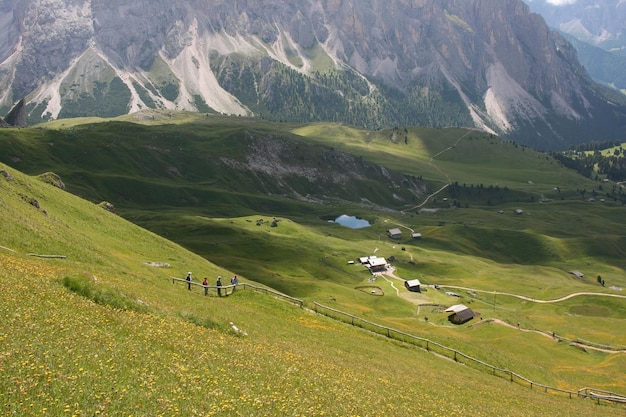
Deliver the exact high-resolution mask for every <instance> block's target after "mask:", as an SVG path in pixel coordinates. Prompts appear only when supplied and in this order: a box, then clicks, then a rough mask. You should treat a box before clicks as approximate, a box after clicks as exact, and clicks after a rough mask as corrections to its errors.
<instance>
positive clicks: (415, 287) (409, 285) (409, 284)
mask: <svg viewBox="0 0 626 417" xmlns="http://www.w3.org/2000/svg"><path fill="white" fill-rule="evenodd" d="M420 285H421V283H420V280H419V279H411V280H408V281H404V286H405V287H406V289H407V290H409V291H411V292H422V290H421V289H420Z"/></svg>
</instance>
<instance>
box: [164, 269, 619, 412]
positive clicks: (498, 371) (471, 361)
mask: <svg viewBox="0 0 626 417" xmlns="http://www.w3.org/2000/svg"><path fill="white" fill-rule="evenodd" d="M176 282H182V283H184V284H189V282H188V281H187V280H185V279H181V278H174V277H172V283H176ZM191 285H192V288H193V286H199V287H201V288H202V289H204V288H205V286H204V285H202V284H201V283H197V282H193V281H192V282H191ZM206 287H207V288H209V289H210V290H211V293H213V291H212V290H215V294H216V295H217V289H218V288H221V289H222V291H228V292H224V293H223V294H222V295H230V294H232V292H233V291H235V286H234V285H224V286H222V287H218V286H216V285H208V286H206ZM236 288H238V289H239V288H241V289H244V290H245V289H246V288H250V289H253V290H254V291H258V292H262V293H264V294H268V295H271V296H273V297H276V298H279V299H281V300H284V301H287V302H290V303H292V304H295V305H297V306H299V307H300V308H303V307H304V301H303V300H300V299H299V298H294V297H290V296H288V295H285V294H283V293H281V292H278V291H276V290H273V289H271V288H267V287H261V286H258V285H253V284H249V283H244V282H241V283H239V284H237V286H236ZM313 311H314V312H315V313H317V314H322V315H324V316H326V317H329V318H331V319H333V320H337V321H341V322H343V323H348V324H351V325H352V326H355V327H359V328H362V329H364V330H367V331H371V332H373V333H377V334H380V335H383V336H386V337H388V338H390V339H395V340H399V341H402V342H404V343H409V344H411V345H414V346H417V347H420V348H422V349H425V350H426V351H428V352H433V353H437V354H439V355H441V356H445V357H448V358H450V359H453V360H454V361H455V362H458V363H462V364H464V365H466V366H470V367H472V368H474V369H477V370H479V371H482V372H488V373H491V374H493V375H495V376H497V377H500V378H505V379H508V380H509V381H511V382H515V383H518V384H521V385H524V386H528V387H530V389H538V390H542V391H544V392H546V393H556V394H561V395H567V396H569V398H590V399H594V400H596V401H597V402H598V404H599V403H600V402H601V401H606V402H611V403H622V404H626V396H624V395H621V394H616V393H614V392H609V391H604V390H600V389H594V388H582V389H579V390H578V391H570V390H566V389H561V388H556V387H552V386H549V385H544V384H539V383H537V382H534V381H531V380H530V379H528V378H525V377H523V376H522V375H519V374H517V373H515V372H513V371H511V370H509V369H503V368H499V367H497V366H494V365H491V364H488V363H486V362H483V361H481V360H479V359H476V358H473V357H471V356H469V355H466V354H465V353H463V352H460V351H458V350H456V349H452V348H449V347H447V346H444V345H442V344H440V343H437V342H434V341H432V340H430V339H426V338H423V337H419V336H415V335H412V334H409V333H405V332H402V331H400V330H396V329H393V328H391V327H387V326H383V325H380V324H377V323H373V322H371V321H368V320H365V319H362V318H360V317H357V316H354V315H352V314H349V313H346V312H343V311H341V310H337V309H334V308H331V307H327V306H325V305H323V304H320V303H317V302H313Z"/></svg>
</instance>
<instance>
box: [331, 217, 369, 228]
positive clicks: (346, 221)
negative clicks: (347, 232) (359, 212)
mask: <svg viewBox="0 0 626 417" xmlns="http://www.w3.org/2000/svg"><path fill="white" fill-rule="evenodd" d="M335 223H339V224H340V225H342V226H345V227H349V228H350V229H362V228H364V227H369V226H371V224H370V222H368V221H367V220H364V219H359V218H358V217H354V216H348V215H347V214H342V215H341V216H339V217H337V218H336V219H335Z"/></svg>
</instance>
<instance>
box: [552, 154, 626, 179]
mask: <svg viewBox="0 0 626 417" xmlns="http://www.w3.org/2000/svg"><path fill="white" fill-rule="evenodd" d="M552 157H553V158H554V159H556V160H557V161H559V162H560V163H561V164H562V165H563V166H564V167H566V168H569V169H573V170H574V171H576V172H578V173H579V174H580V175H583V176H585V177H587V178H594V174H595V179H596V180H597V179H598V176H599V175H602V176H606V178H608V179H610V180H613V181H624V180H626V157H624V151H623V150H621V148H618V149H616V150H615V151H614V152H613V155H609V156H605V155H602V154H601V153H600V151H599V150H596V151H595V152H594V153H593V154H586V153H581V152H576V153H573V154H572V153H568V154H565V153H552Z"/></svg>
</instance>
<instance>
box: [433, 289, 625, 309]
mask: <svg viewBox="0 0 626 417" xmlns="http://www.w3.org/2000/svg"><path fill="white" fill-rule="evenodd" d="M444 287H445V288H455V289H458V290H466V291H472V292H481V293H484V294H494V295H508V296H509V297H516V298H519V299H522V300H526V301H532V302H533V303H539V304H548V303H558V302H561V301H565V300H569V299H570V298H574V297H580V296H585V295H593V296H598V297H615V298H623V299H626V295H621V294H611V293H604V292H575V293H573V294H568V295H565V296H563V297H561V298H554V299H552V300H538V299H536V298H532V297H527V296H525V295H519V294H511V293H508V292H498V291H486V290H477V289H474V288H467V287H459V286H456V285H442V286H441V288H444Z"/></svg>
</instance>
